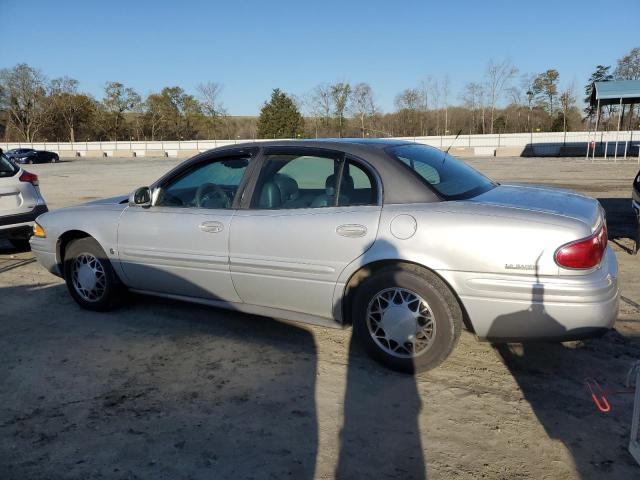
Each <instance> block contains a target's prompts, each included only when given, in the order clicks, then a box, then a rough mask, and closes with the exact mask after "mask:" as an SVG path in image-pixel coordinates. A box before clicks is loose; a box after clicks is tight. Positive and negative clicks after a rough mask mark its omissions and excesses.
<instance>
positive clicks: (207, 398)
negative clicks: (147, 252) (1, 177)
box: [0, 283, 318, 479]
mask: <svg viewBox="0 0 640 480" xmlns="http://www.w3.org/2000/svg"><path fill="white" fill-rule="evenodd" d="M0 298H2V313H1V314H0V317H1V318H2V332H4V333H3V335H1V336H0V365H2V366H1V367H0V379H1V381H2V385H3V388H2V390H1V391H0V403H1V404H2V405H3V408H2V411H1V412H0V429H2V431H3V434H2V435H1V436H0V452H1V453H0V457H1V458H0V465H1V466H2V467H1V468H0V476H1V477H2V478H35V477H38V478H63V477H64V478H97V477H104V478H114V477H115V478H234V479H235V478H301V479H305V478H307V479H312V478H314V476H315V464H316V456H317V449H318V425H317V415H316V406H315V382H316V374H317V366H316V358H317V355H316V345H315V340H314V338H313V334H312V333H311V331H310V330H308V329H306V328H302V327H298V326H293V325H290V324H285V323H282V322H276V321H274V320H272V319H270V318H266V317H259V316H254V315H247V314H243V313H240V312H234V313H231V314H230V313H229V312H226V311H224V310H218V309H214V308H209V307H206V306H199V305H194V304H186V303H183V302H178V301H172V300H164V299H158V298H153V297H145V296H136V298H135V300H136V301H135V302H131V303H129V304H127V305H125V306H124V307H123V308H121V309H119V310H118V311H114V312H108V313H98V312H87V311H85V310H82V309H80V308H79V307H78V306H76V305H75V303H74V302H73V300H72V299H71V298H70V297H69V295H68V293H67V292H66V287H65V285H64V284H60V283H56V284H55V285H49V286H46V285H44V286H43V285H35V284H34V285H26V286H21V287H5V288H0Z"/></svg>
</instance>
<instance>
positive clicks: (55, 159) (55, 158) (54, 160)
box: [51, 155, 60, 163]
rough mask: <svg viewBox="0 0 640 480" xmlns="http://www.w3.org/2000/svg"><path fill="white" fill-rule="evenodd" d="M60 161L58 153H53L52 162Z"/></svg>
mask: <svg viewBox="0 0 640 480" xmlns="http://www.w3.org/2000/svg"><path fill="white" fill-rule="evenodd" d="M58 161H60V157H58V156H57V155H53V156H52V157H51V163H56V162H58Z"/></svg>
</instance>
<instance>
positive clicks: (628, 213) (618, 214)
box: [598, 198, 638, 254]
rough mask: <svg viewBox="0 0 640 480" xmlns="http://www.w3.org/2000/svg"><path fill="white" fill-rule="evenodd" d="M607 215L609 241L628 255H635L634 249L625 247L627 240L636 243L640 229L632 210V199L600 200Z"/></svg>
mask: <svg viewBox="0 0 640 480" xmlns="http://www.w3.org/2000/svg"><path fill="white" fill-rule="evenodd" d="M598 201H599V202H600V204H601V205H602V208H604V210H605V212H606V214H607V229H608V233H609V240H610V241H612V242H613V243H615V244H616V245H618V246H619V247H620V248H621V249H622V250H623V251H625V252H626V253H629V254H631V253H633V248H632V247H629V246H628V245H625V241H626V240H631V242H636V240H637V238H636V237H637V235H638V228H637V225H636V216H635V213H634V212H633V208H631V199H630V198H598Z"/></svg>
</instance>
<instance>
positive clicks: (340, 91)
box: [331, 82, 351, 138]
mask: <svg viewBox="0 0 640 480" xmlns="http://www.w3.org/2000/svg"><path fill="white" fill-rule="evenodd" d="M350 97H351V85H349V84H348V83H346V82H338V83H335V84H333V85H331V98H332V100H333V109H334V112H335V115H336V119H337V120H338V136H339V137H340V138H342V133H343V130H344V124H345V120H346V119H345V112H346V109H347V105H348V104H349V99H350Z"/></svg>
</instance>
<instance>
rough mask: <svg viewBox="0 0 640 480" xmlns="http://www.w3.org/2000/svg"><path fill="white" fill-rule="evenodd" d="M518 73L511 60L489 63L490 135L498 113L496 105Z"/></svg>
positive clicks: (487, 76) (487, 74)
mask: <svg viewBox="0 0 640 480" xmlns="http://www.w3.org/2000/svg"><path fill="white" fill-rule="evenodd" d="M517 73H518V69H517V68H516V67H515V66H514V65H513V63H512V62H511V60H510V59H504V60H502V61H501V62H495V61H493V60H489V63H488V64H487V70H486V78H487V94H488V97H489V98H488V99H489V105H490V107H491V126H490V133H493V120H494V115H495V111H496V104H497V103H498V102H499V101H500V97H501V95H502V92H503V90H504V88H505V87H506V86H507V84H508V83H509V81H511V79H512V78H513V77H514V76H515V75H516V74H517Z"/></svg>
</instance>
